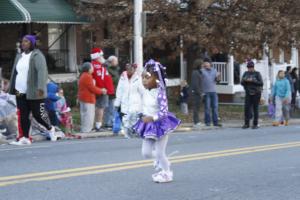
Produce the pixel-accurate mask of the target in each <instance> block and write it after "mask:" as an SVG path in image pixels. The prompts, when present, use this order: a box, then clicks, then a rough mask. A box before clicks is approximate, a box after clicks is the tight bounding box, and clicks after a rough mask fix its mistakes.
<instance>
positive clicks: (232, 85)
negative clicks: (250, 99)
mask: <svg viewBox="0 0 300 200" xmlns="http://www.w3.org/2000/svg"><path fill="white" fill-rule="evenodd" d="M265 51H267V52H266V53H265V54H264V57H263V59H262V60H255V59H254V61H255V63H256V64H255V69H256V70H257V71H259V72H260V73H261V75H262V78H263V81H264V87H263V93H262V97H263V98H264V99H265V100H267V99H268V98H269V95H270V93H271V87H272V84H273V83H274V82H275V80H276V76H277V73H278V71H279V70H286V67H287V66H291V67H297V68H298V67H299V52H298V49H297V48H294V47H291V50H290V51H286V52H285V51H284V50H282V49H270V50H269V49H268V48H266V49H265ZM213 66H214V67H215V68H216V69H217V71H218V72H219V73H220V74H221V82H220V84H218V85H217V92H218V94H219V96H220V99H221V101H222V102H240V100H241V99H239V98H240V97H242V96H243V95H244V89H243V87H242V86H241V85H240V83H239V82H235V81H234V57H233V56H229V61H228V62H213ZM246 70H247V68H246V63H242V64H241V65H240V69H239V72H240V73H239V74H240V78H241V76H242V75H243V73H244V72H245V71H246ZM265 102H266V103H267V102H268V101H265Z"/></svg>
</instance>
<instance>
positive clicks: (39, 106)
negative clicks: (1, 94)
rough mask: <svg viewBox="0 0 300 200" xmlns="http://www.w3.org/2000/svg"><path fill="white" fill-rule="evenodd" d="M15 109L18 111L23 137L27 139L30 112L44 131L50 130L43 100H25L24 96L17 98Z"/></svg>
mask: <svg viewBox="0 0 300 200" xmlns="http://www.w3.org/2000/svg"><path fill="white" fill-rule="evenodd" d="M17 107H18V110H19V117H20V124H21V130H22V132H23V136H24V137H26V138H28V137H29V129H30V119H29V115H30V112H32V115H33V117H34V118H35V120H36V121H37V122H38V123H40V124H41V125H43V126H44V127H45V128H46V129H48V130H50V129H51V128H52V126H51V124H50V120H49V116H48V113H47V112H46V110H45V99H39V100H27V99H26V96H25V95H22V96H18V97H17Z"/></svg>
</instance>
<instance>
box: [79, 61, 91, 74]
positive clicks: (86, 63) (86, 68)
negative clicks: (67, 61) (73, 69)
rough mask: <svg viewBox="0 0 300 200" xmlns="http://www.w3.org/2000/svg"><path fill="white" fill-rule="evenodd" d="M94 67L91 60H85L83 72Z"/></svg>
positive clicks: (82, 67)
mask: <svg viewBox="0 0 300 200" xmlns="http://www.w3.org/2000/svg"><path fill="white" fill-rule="evenodd" d="M91 68H92V64H91V63H90V62H85V63H83V64H82V66H81V72H88V71H89V70H90V69H91Z"/></svg>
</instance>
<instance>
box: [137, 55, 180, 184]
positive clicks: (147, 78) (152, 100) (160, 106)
mask: <svg viewBox="0 0 300 200" xmlns="http://www.w3.org/2000/svg"><path fill="white" fill-rule="evenodd" d="M165 78H166V68H165V67H163V66H162V65H161V64H160V63H159V62H156V61H154V60H149V61H148V62H147V63H146V65H145V67H144V71H143V74H142V81H143V85H144V87H145V88H146V91H145V92H144V94H143V107H142V109H143V110H142V113H141V115H140V119H139V121H138V122H137V123H136V124H135V125H134V126H133V129H134V130H135V131H136V132H137V133H138V134H139V135H140V136H141V137H142V138H143V145H142V154H143V156H144V157H145V158H155V160H156V162H158V163H159V166H160V168H161V171H160V172H158V173H155V174H153V175H152V179H153V181H154V182H158V183H165V182H170V181H172V180H173V172H172V171H171V170H170V163H169V160H168V158H167V156H166V146H167V142H168V135H167V134H168V133H170V132H172V131H174V130H175V129H176V128H177V127H178V125H179V124H180V120H179V119H177V118H176V117H175V116H174V114H172V113H170V112H168V100H167V95H166V79H165Z"/></svg>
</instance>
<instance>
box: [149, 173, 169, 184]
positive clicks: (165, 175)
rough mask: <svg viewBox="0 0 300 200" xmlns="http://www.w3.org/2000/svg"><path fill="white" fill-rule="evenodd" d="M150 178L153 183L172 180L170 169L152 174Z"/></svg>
mask: <svg viewBox="0 0 300 200" xmlns="http://www.w3.org/2000/svg"><path fill="white" fill-rule="evenodd" d="M152 179H153V181H154V182H155V183H168V182H171V181H173V172H172V171H161V172H159V173H158V174H156V175H155V174H153V175H152Z"/></svg>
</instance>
